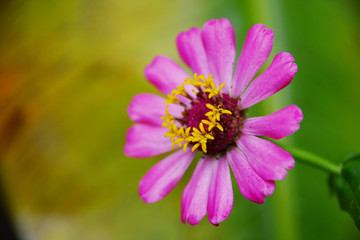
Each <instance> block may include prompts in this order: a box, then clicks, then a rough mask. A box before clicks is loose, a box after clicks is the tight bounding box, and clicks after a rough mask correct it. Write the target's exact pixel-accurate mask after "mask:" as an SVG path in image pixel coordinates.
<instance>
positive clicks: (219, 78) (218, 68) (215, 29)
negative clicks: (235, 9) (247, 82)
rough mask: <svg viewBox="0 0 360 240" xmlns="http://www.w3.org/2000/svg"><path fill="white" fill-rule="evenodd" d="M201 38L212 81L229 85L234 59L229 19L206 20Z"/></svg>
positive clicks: (231, 29)
mask: <svg viewBox="0 0 360 240" xmlns="http://www.w3.org/2000/svg"><path fill="white" fill-rule="evenodd" d="M201 36H202V40H203V43H204V47H205V52H206V54H207V59H208V62H209V67H210V72H211V73H212V74H214V83H215V84H221V83H226V84H227V85H226V86H225V87H224V88H223V89H224V91H226V89H228V88H229V87H230V82H231V79H232V74H233V70H234V61H235V52H236V44H235V33H234V28H233V26H232V24H231V23H230V22H229V20H227V19H225V18H223V19H212V20H210V21H208V22H206V23H205V24H204V26H203V28H202V31H201Z"/></svg>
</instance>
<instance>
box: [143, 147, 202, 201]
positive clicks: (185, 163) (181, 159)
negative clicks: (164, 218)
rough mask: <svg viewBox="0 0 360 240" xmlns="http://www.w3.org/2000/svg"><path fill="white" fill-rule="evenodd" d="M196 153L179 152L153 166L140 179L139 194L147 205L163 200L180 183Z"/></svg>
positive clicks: (189, 151)
mask: <svg viewBox="0 0 360 240" xmlns="http://www.w3.org/2000/svg"><path fill="white" fill-rule="evenodd" d="M195 154H196V152H192V151H191V150H190V149H188V150H187V151H186V152H184V151H183V150H179V151H177V152H175V153H173V154H171V155H169V156H168V157H166V158H164V159H163V160H161V161H160V162H158V163H157V164H156V165H155V166H153V167H152V168H151V169H150V170H149V171H148V172H147V173H146V175H145V176H144V177H143V178H142V179H141V181H140V184H139V194H140V197H141V198H142V200H144V202H147V203H153V202H157V201H159V200H161V199H163V198H164V197H165V196H166V195H167V194H168V193H169V192H170V191H171V190H172V189H173V188H174V187H175V186H176V184H177V183H178V182H179V181H180V179H181V178H182V176H183V175H184V173H185V171H186V169H187V168H188V167H189V165H190V163H191V161H192V159H193V158H194V156H195Z"/></svg>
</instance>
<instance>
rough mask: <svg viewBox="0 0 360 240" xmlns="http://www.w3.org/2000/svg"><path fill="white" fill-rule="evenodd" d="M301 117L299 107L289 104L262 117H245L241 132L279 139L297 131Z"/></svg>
mask: <svg viewBox="0 0 360 240" xmlns="http://www.w3.org/2000/svg"><path fill="white" fill-rule="evenodd" d="M302 119H303V114H302V112H301V109H300V108H298V107H297V106H295V105H291V106H288V107H285V108H283V109H280V110H279V111H277V112H274V113H273V114H270V115H267V116H264V117H254V118H248V119H245V120H244V121H243V129H242V130H241V132H242V133H244V134H248V135H257V136H265V137H270V138H274V139H280V138H283V137H286V136H287V135H289V134H292V133H293V132H295V131H297V130H298V129H299V127H300V125H299V123H300V122H301V121H302Z"/></svg>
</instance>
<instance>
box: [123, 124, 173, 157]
mask: <svg viewBox="0 0 360 240" xmlns="http://www.w3.org/2000/svg"><path fill="white" fill-rule="evenodd" d="M167 131H168V129H167V128H163V127H158V126H150V125H146V124H135V125H133V126H131V127H130V128H129V130H128V131H127V133H126V141H125V146H124V153H125V155H126V156H128V157H134V158H146V157H153V156H156V155H159V154H162V153H165V152H169V151H171V150H172V149H171V144H172V143H171V140H170V138H168V137H164V134H165V133H166V132H167ZM175 147H176V146H175Z"/></svg>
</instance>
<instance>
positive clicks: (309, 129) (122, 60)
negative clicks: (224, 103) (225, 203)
mask: <svg viewBox="0 0 360 240" xmlns="http://www.w3.org/2000/svg"><path fill="white" fill-rule="evenodd" d="M223 17H225V18H228V19H229V20H230V21H231V22H232V23H233V25H234V28H235V32H236V40H237V46H238V52H237V55H239V53H240V49H241V47H242V44H243V42H244V40H245V36H246V33H247V31H248V29H249V28H250V27H251V26H252V25H254V24H256V23H263V24H265V25H266V26H267V27H268V28H271V29H273V30H274V32H275V39H274V48H273V51H272V54H271V56H270V59H269V61H268V62H267V63H266V65H267V66H268V65H269V64H270V62H271V59H272V58H273V56H274V55H275V54H276V53H278V52H281V51H286V52H290V53H291V54H292V55H293V56H294V57H295V62H296V63H297V65H298V73H297V74H296V75H295V78H294V80H293V82H292V83H291V84H290V86H289V87H287V88H286V89H284V90H282V91H281V92H279V93H278V94H276V95H275V96H273V97H270V98H269V99H267V100H265V101H263V102H261V103H259V104H257V105H256V106H254V107H253V108H251V110H250V113H249V114H250V115H251V116H259V115H265V114H269V113H272V112H274V111H276V110H278V109H280V108H282V107H285V106H288V105H290V104H296V105H298V106H299V107H300V108H301V109H302V110H303V114H304V120H303V122H302V123H301V129H300V130H299V131H298V132H296V133H295V134H293V135H292V136H291V137H288V138H287V139H285V140H284V142H286V143H287V144H289V145H293V146H297V147H301V148H304V149H306V150H309V151H311V152H314V153H316V154H319V155H321V156H324V157H326V158H328V159H330V160H332V161H334V162H336V161H338V160H339V159H341V158H342V157H343V155H345V154H346V153H347V152H349V151H354V150H359V149H360V127H359V117H360V111H359V110H360V108H359V103H360V94H359V89H360V78H359V73H358V72H359V66H360V49H359V47H360V44H359V43H360V24H359V23H360V22H359V21H360V6H359V1H356V0H346V1H340V0H337V1H336V0H303V1H285V0H282V1H281V0H276V1H265V0H255V1H254V0H248V1H235V0H233V1H205V0H201V1H190V0H185V1H161V0H155V1H139V0H133V1H111V0H106V1H85V0H78V1H72V0H71V1H70V0H64V1H1V2H0V33H1V38H0V53H1V54H0V154H1V155H0V159H1V160H2V162H1V176H2V181H3V185H4V188H5V193H6V195H7V200H8V202H9V205H10V211H11V214H12V216H13V219H14V221H15V222H16V226H17V229H18V231H19V232H20V233H21V236H23V239H52V240H53V239H54V240H57V239H59V240H60V239H66V240H67V239H91V240H92V239H154V240H155V239H156V240H157V239H216V240H220V239H246V240H248V239H250V240H251V239H253V240H255V239H284V240H285V239H286V240H291V239H294V240H300V239H307V240H311V239H314V240H315V239H316V240H317V239H329V240H332V239H334V240H336V239H360V234H359V233H358V231H357V229H356V227H355V225H354V223H353V222H352V220H351V218H350V216H348V215H347V214H346V213H345V212H342V211H340V209H339V205H338V202H337V199H336V198H335V197H334V196H331V193H330V190H329V189H328V184H327V180H328V179H327V178H328V176H327V174H326V173H324V172H321V171H320V170H317V169H313V168H312V167H309V166H306V165H304V164H303V163H301V162H297V163H296V165H295V168H294V169H293V170H291V171H289V172H288V177H287V178H286V179H285V180H283V181H280V182H277V184H276V185H277V188H276V190H275V193H274V194H273V195H272V196H269V197H267V199H266V202H265V203H264V204H263V205H257V204H255V203H252V202H250V201H248V200H247V199H245V198H244V197H243V196H241V194H240V193H239V190H238V187H237V185H236V182H235V181H233V186H234V196H235V202H234V208H233V210H232V213H231V214H230V216H229V218H228V219H227V220H226V221H224V222H223V223H221V224H220V226H219V227H214V226H212V225H211V224H210V223H209V222H208V221H207V219H206V218H205V219H204V220H203V221H202V222H201V223H200V224H199V225H197V226H195V227H192V226H189V225H184V224H182V223H181V221H180V199H181V193H182V189H183V188H184V187H185V185H186V183H187V182H188V180H189V178H190V176H191V172H192V170H193V168H194V165H195V164H194V163H193V164H192V165H191V167H190V169H189V171H187V173H186V174H185V176H184V178H183V179H182V180H181V181H180V183H179V185H178V186H177V187H176V188H175V189H174V190H173V192H171V193H170V194H169V195H168V196H167V197H166V198H164V199H163V200H162V201H160V202H158V203H154V204H145V203H143V202H142V201H141V199H140V198H139V196H138V193H137V191H138V190H137V187H138V182H139V180H140V179H141V177H142V176H143V175H144V174H145V172H146V171H147V170H148V169H149V168H150V167H151V166H152V165H153V164H154V163H155V162H156V161H158V160H159V159H161V157H162V156H160V157H157V158H153V159H131V158H127V157H125V156H124V154H123V152H122V148H123V145H124V140H125V133H126V129H127V128H128V127H129V126H131V121H130V120H129V119H128V117H127V115H126V107H127V105H128V103H129V102H130V100H131V98H132V96H134V95H135V94H136V93H141V92H156V89H155V88H154V87H152V86H151V85H150V84H148V83H147V82H146V80H145V78H144V76H143V69H144V67H145V66H146V65H147V64H149V63H150V61H151V60H152V58H153V57H154V56H156V55H158V54H164V55H168V56H170V57H171V58H173V59H174V60H176V61H177V62H179V63H180V58H179V56H178V54H177V51H176V47H175V38H176V36H177V34H178V33H179V32H180V31H184V30H187V29H188V28H190V27H192V26H198V27H201V26H202V25H203V24H204V23H205V22H206V21H208V20H209V19H211V18H223ZM181 64H182V63H181ZM182 66H184V65H183V64H182Z"/></svg>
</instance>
